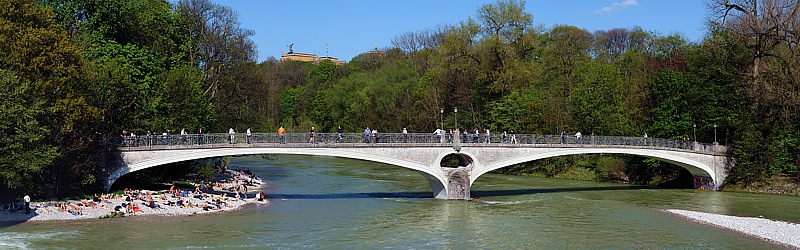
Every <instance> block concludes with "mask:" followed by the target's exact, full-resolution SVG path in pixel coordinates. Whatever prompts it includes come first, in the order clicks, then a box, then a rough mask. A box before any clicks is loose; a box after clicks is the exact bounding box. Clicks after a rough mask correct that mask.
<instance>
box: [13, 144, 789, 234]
mask: <svg viewBox="0 0 800 250" xmlns="http://www.w3.org/2000/svg"><path fill="white" fill-rule="evenodd" d="M231 167H233V168H236V167H242V168H249V169H251V170H252V171H253V172H254V173H256V174H258V175H260V176H262V177H264V178H265V179H266V181H267V187H266V189H265V192H266V193H267V194H268V198H269V199H270V200H271V203H269V204H267V205H262V204H252V205H249V206H247V207H245V208H244V209H241V210H238V211H232V212H225V213H221V214H211V215H199V216H175V217H161V216H134V217H126V218H117V219H103V220H100V219H97V220H95V219H89V220H79V221H50V222H26V223H14V224H5V225H2V227H0V248H6V249H8V248H10V249H41V248H57V249H76V248H99V249H108V248H111V249H120V248H126V249H132V248H139V249H187V248H211V249H265V248H267V249H377V248H400V249H475V248H481V249H542V248H545V249H554V248H555V249H597V248H682V249H686V248H690V249H697V248H701V249H708V248H720V249H769V248H775V246H773V245H770V244H767V243H765V242H763V241H760V240H757V239H753V238H749V237H744V236H741V235H739V234H736V233H733V232H730V231H727V230H722V229H717V228H712V227H707V226H703V225H700V224H696V223H693V222H689V221H687V220H684V219H681V218H677V217H675V216H672V215H669V214H667V213H664V212H661V211H660V210H659V209H666V208H674V209H685V210H694V211H702V212H712V213H719V214H727V215H736V216H764V217H765V218H769V219H774V220H783V221H789V222H794V223H799V222H800V198H798V197H787V196H773V195H754V194H736V193H726V192H710V191H698V190H686V189H680V190H673V189H648V188H638V187H632V186H629V185H623V184H611V183H596V182H582V181H569V180H556V179H546V178H536V177H527V176H509V175H496V174H488V175H484V176H482V177H480V178H479V179H478V180H477V181H476V182H475V184H474V186H473V189H472V190H473V191H472V194H473V197H480V201H481V202H466V201H447V200H437V199H432V198H429V197H431V188H430V184H428V182H427V181H426V180H425V178H424V177H423V176H422V175H420V174H418V173H415V172H413V171H410V170H406V169H403V168H399V167H394V166H388V165H382V164H377V163H371V162H364V161H357V160H349V159H340V158H332V157H307V156H304V157H301V156H278V157H277V159H263V158H261V157H255V156H251V157H239V158H234V160H233V161H231ZM798 237H800V236H798Z"/></svg>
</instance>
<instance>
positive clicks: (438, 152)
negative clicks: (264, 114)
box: [105, 133, 734, 199]
mask: <svg viewBox="0 0 800 250" xmlns="http://www.w3.org/2000/svg"><path fill="white" fill-rule="evenodd" d="M456 135H457V136H453V135H452V134H443V135H435V134H427V133H425V134H399V133H398V134H394V133H392V134H386V133H383V134H370V135H369V136H367V135H365V134H361V133H349V134H330V133H317V134H315V135H314V137H310V136H309V134H306V133H288V134H285V135H284V136H283V137H281V136H279V135H278V134H277V133H253V134H250V135H249V136H248V135H246V134H204V135H203V134H191V135H152V136H139V137H134V136H124V137H122V138H120V141H119V143H118V144H115V145H116V147H117V149H119V152H120V154H121V160H120V161H119V162H118V163H117V164H115V165H116V166H114V167H112V168H111V169H110V171H109V173H108V176H107V177H106V181H105V189H106V191H108V190H109V189H110V188H111V185H112V184H113V183H114V182H115V181H116V180H117V179H119V178H120V177H122V176H124V175H126V174H128V173H132V172H135V171H139V170H142V169H147V168H150V167H154V166H159V165H164V164H169V163H174V162H181V161H187V160H195V159H204V158H214V157H221V156H231V155H258V154H284V155H313V156H333V157H342V158H351V159H359V160H365V161H372V162H380V163H385V164H390V165H395V166H399V167H403V168H407V169H411V170H414V171H416V172H418V173H420V174H421V175H422V176H424V177H425V178H426V179H427V180H428V181H429V182H430V184H431V188H432V192H433V197H436V198H440V199H470V187H471V186H472V183H473V182H474V181H475V180H476V179H477V178H478V177H480V176H481V175H483V174H486V173H488V172H490V171H492V170H496V169H500V168H504V167H508V166H511V165H515V164H520V163H524V162H528V161H533V160H539V159H545V158H550V157H556V156H566V155H582V154H627V155H637V156H643V157H648V158H653V159H657V160H661V161H665V162H669V163H672V164H675V165H678V166H680V167H683V168H685V169H687V170H688V171H689V172H690V173H691V174H692V175H693V176H695V187H698V185H699V186H700V187H701V188H707V189H713V190H716V189H717V187H718V186H719V184H721V183H722V182H723V181H724V180H725V177H726V175H727V174H726V172H725V169H726V166H731V165H733V164H734V161H733V160H732V159H731V158H730V157H729V156H727V155H726V148H725V147H724V146H721V145H718V144H716V143H714V144H704V143H698V142H691V141H678V140H668V139H647V138H641V137H614V136H586V137H574V136H566V137H563V136H557V135H530V134H516V135H514V134H511V135H492V136H485V135H473V134H459V133H456ZM456 160H457V162H458V164H457V166H455V165H453V166H450V165H448V166H442V162H451V163H453V164H454V163H455V162H456Z"/></svg>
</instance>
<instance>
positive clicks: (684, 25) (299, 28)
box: [212, 0, 706, 61]
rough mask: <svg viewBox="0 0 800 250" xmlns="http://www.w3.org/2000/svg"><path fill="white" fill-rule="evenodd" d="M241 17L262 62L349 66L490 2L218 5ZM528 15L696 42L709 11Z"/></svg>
mask: <svg viewBox="0 0 800 250" xmlns="http://www.w3.org/2000/svg"><path fill="white" fill-rule="evenodd" d="M212 1H213V2H216V3H219V4H222V5H226V6H230V7H231V8H233V9H234V10H236V11H237V12H238V13H239V21H240V22H241V25H242V27H243V28H246V29H251V30H253V31H255V33H256V34H255V36H253V37H251V39H253V41H254V42H255V44H256V46H257V49H258V60H259V61H263V60H266V59H267V58H268V57H270V56H274V57H275V58H280V55H281V53H284V52H287V51H288V47H287V45H289V44H292V43H294V51H295V52H298V53H313V54H317V55H321V56H324V55H325V52H326V46H327V50H328V55H329V56H332V57H337V58H339V59H340V60H345V61H349V60H350V59H351V58H353V57H355V56H356V55H358V54H361V53H364V52H366V51H369V50H371V49H372V48H374V46H375V44H377V45H378V47H381V48H383V47H389V46H391V39H392V37H394V36H395V35H397V34H400V33H403V32H406V31H419V30H423V29H426V28H429V27H434V26H437V25H447V24H456V23H458V22H460V21H463V20H466V19H467V18H468V17H475V16H476V13H477V10H478V8H479V7H480V6H482V5H484V4H488V3H493V2H495V1H488V0H461V1H457V0H434V1H421V0H407V1H382V0H378V1H322V0H297V1H255V0H253V1H250V0H212ZM525 7H526V10H527V12H528V13H531V14H533V22H534V24H535V25H539V24H541V25H544V26H545V27H548V28H549V27H553V26H554V25H559V24H565V25H573V26H576V27H580V28H584V29H586V30H588V31H590V32H593V31H595V30H607V29H611V28H632V27H634V26H640V27H642V28H643V29H645V30H647V31H655V32H658V33H660V34H662V35H669V34H673V33H678V34H681V35H682V36H683V37H684V38H686V39H687V40H689V41H690V42H697V41H700V40H701V39H702V38H703V36H704V35H705V33H706V29H705V25H704V20H705V15H706V8H705V5H704V1H702V0H671V1H663V0H570V1H555V0H538V1H536V0H531V1H527V3H526V5H525Z"/></svg>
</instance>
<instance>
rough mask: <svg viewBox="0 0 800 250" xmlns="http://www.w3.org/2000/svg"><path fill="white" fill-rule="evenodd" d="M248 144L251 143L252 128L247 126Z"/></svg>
mask: <svg viewBox="0 0 800 250" xmlns="http://www.w3.org/2000/svg"><path fill="white" fill-rule="evenodd" d="M246 133H247V144H250V128H247V132H246Z"/></svg>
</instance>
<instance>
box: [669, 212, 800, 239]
mask: <svg viewBox="0 0 800 250" xmlns="http://www.w3.org/2000/svg"><path fill="white" fill-rule="evenodd" d="M665 211H666V212H668V213H671V214H675V215H678V216H681V217H683V218H686V219H688V220H691V221H695V222H699V223H702V224H707V225H711V226H715V227H720V228H724V229H728V230H732V231H734V232H737V233H741V234H744V235H748V236H751V237H756V238H759V239H762V240H766V241H768V242H772V243H775V244H777V245H780V246H783V247H787V248H792V249H800V224H794V223H788V222H783V221H773V220H769V219H764V218H752V217H737V216H730V215H719V214H712V213H703V212H695V211H687V210H677V209H668V210H665Z"/></svg>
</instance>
